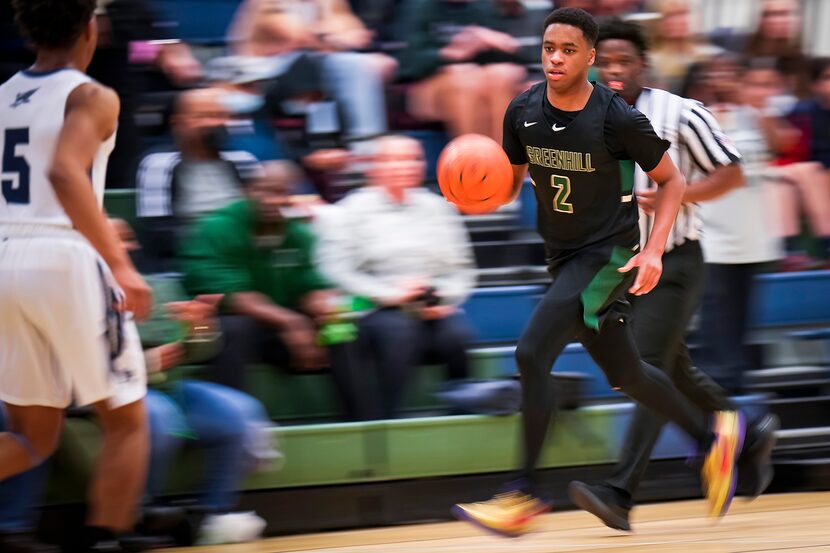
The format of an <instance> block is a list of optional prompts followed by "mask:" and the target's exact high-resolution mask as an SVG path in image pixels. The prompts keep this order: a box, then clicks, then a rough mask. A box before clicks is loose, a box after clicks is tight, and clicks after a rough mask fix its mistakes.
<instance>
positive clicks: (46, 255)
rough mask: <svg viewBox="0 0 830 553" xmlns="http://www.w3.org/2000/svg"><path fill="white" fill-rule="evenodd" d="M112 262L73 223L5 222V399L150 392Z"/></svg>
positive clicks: (0, 266)
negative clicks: (119, 309)
mask: <svg viewBox="0 0 830 553" xmlns="http://www.w3.org/2000/svg"><path fill="white" fill-rule="evenodd" d="M114 286H115V284H114V281H113V279H112V276H111V274H110V272H109V268H108V267H107V266H106V265H105V264H104V262H103V261H102V260H101V259H100V257H99V256H98V254H97V253H96V252H95V250H94V249H93V248H92V246H91V245H90V244H89V243H88V242H87V241H86V240H85V239H84V238H83V237H82V236H80V235H79V234H78V233H77V232H75V231H73V230H71V229H61V228H51V229H50V228H44V227H34V226H31V227H28V226H23V225H0V400H1V401H4V402H7V403H10V404H12V405H21V406H25V405H39V406H45V407H58V408H63V407H67V406H69V405H70V404H72V403H74V404H75V405H77V406H82V405H89V404H91V403H96V402H99V401H102V400H107V401H108V404H109V406H110V408H113V409H114V408H118V407H121V406H124V405H127V404H130V403H133V402H135V401H138V400H140V399H141V398H143V397H144V395H145V394H146V390H147V375H146V371H145V368H144V356H143V353H142V350H141V343H140V340H139V337H138V331H137V330H136V328H135V324H134V323H133V322H132V321H131V320H128V318H126V317H121V316H120V315H118V316H116V314H115V313H114V310H113V309H112V298H113V297H114V296H113V294H115V293H118V292H117V291H116V289H115V288H114Z"/></svg>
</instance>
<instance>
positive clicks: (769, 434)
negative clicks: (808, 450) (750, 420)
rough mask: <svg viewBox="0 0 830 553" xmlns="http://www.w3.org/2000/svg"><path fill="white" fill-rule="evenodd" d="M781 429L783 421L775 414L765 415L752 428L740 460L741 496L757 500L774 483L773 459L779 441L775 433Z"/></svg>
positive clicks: (739, 487)
mask: <svg viewBox="0 0 830 553" xmlns="http://www.w3.org/2000/svg"><path fill="white" fill-rule="evenodd" d="M779 428H781V420H780V419H779V418H778V415H775V414H767V415H764V416H763V417H761V419H760V420H758V421H757V422H755V423H754V424H753V425H752V426H751V427H750V430H749V433H748V434H749V435H748V436H747V444H746V446H745V447H744V451H743V454H742V455H741V457H740V459H738V474H739V475H740V481H739V483H738V490H739V492H740V494H741V495H744V496H747V497H749V498H750V499H755V498H756V497H758V496H759V495H761V494H762V493H764V490H766V489H767V487H768V486H769V485H770V482H772V477H773V474H774V472H775V471H774V470H773V468H772V461H771V457H772V450H773V449H774V448H775V443H776V441H777V438H776V436H775V433H776V431H777V430H778V429H779Z"/></svg>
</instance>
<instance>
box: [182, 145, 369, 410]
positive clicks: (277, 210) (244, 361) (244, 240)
mask: <svg viewBox="0 0 830 553" xmlns="http://www.w3.org/2000/svg"><path fill="white" fill-rule="evenodd" d="M298 179H299V174H298V171H297V169H296V168H295V166H293V165H292V164H290V163H287V162H280V161H275V162H270V163H268V164H265V165H264V167H263V171H262V173H261V174H260V175H259V176H258V177H257V178H255V179H253V182H250V183H248V185H247V186H246V198H245V199H243V200H240V201H238V202H234V203H232V204H230V205H228V206H227V207H225V208H222V209H220V210H218V211H216V212H214V213H212V214H210V215H207V216H206V217H204V218H203V219H201V220H199V221H198V222H197V223H196V224H195V226H194V228H193V230H192V232H191V234H190V235H189V236H188V237H187V238H186V239H185V240H184V241H183V244H182V248H181V258H182V261H183V270H184V273H185V288H186V289H187V292H188V293H189V294H191V295H198V294H212V293H219V294H224V295H225V297H224V300H223V302H222V305H221V311H220V313H221V314H220V326H221V328H222V335H223V340H224V345H223V348H222V350H221V352H220V353H219V354H218V355H217V356H216V357H215V358H214V359H213V360H212V361H211V365H212V369H213V378H214V380H216V381H217V382H219V383H221V384H225V385H228V386H231V387H234V388H238V389H244V388H245V384H246V382H245V368H246V367H247V366H248V365H250V364H252V363H256V362H266V363H269V364H272V365H275V366H279V367H285V368H289V369H293V370H297V371H315V370H320V369H322V368H324V367H329V368H330V370H331V373H332V376H333V378H334V383H335V386H336V387H337V388H338V391H339V393H340V395H341V398H342V401H343V407H344V411H345V414H346V416H347V417H348V418H350V419H360V418H366V415H365V414H364V413H363V409H364V408H365V407H366V406H365V405H364V402H361V401H359V400H358V399H357V398H355V393H354V389H355V388H356V386H355V385H356V384H357V383H356V382H355V381H354V379H352V378H351V376H350V365H351V363H350V361H349V360H350V359H351V357H352V347H353V346H352V345H351V344H350V343H348V342H344V343H340V344H337V345H332V346H328V347H324V346H321V345H320V343H319V340H318V332H319V328H318V327H319V324H318V323H319V321H322V320H325V319H326V318H328V317H330V316H332V315H333V314H334V313H335V312H336V306H337V304H338V293H337V292H335V291H334V290H332V289H331V286H330V285H329V283H328V282H327V281H326V280H325V279H324V278H323V277H322V276H321V275H320V273H319V272H318V271H317V269H316V267H315V266H314V264H313V262H312V248H313V245H314V235H313V233H312V231H311V227H310V225H309V224H307V222H306V221H305V220H302V219H299V218H296V217H292V216H291V213H292V211H293V209H292V199H291V197H290V196H289V191H290V189H291V186H292V185H293V184H294V183H296V182H297V180H298Z"/></svg>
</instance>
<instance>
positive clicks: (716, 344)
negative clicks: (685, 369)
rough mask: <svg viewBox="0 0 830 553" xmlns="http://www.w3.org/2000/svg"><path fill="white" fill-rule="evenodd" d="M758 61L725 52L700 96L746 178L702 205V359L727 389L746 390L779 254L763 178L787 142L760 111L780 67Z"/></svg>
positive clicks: (713, 64)
mask: <svg viewBox="0 0 830 553" xmlns="http://www.w3.org/2000/svg"><path fill="white" fill-rule="evenodd" d="M761 62H763V60H760V62H759V61H758V60H754V61H750V62H747V63H739V62H738V61H737V60H735V58H734V56H732V55H729V54H721V55H720V56H718V57H716V58H715V59H713V60H712V61H711V62H709V64H708V66H707V67H706V69H705V70H704V72H703V78H704V79H705V83H706V84H705V85H704V87H703V88H702V90H703V91H704V93H707V94H708V95H709V96H710V97H709V98H698V99H700V100H709V101H707V105H709V106H710V108H711V111H712V113H713V114H714V116H715V118H716V119H717V120H718V122H719V123H720V125H721V128H722V129H723V132H724V134H726V135H727V136H729V137H730V138H731V139H732V140H733V141H734V142H735V147H736V148H737V149H738V150H739V151H740V152H741V154H742V156H743V172H744V175H745V176H746V184H745V185H744V186H742V187H740V188H736V189H734V190H732V191H731V192H729V193H727V194H725V195H723V196H720V197H718V198H717V199H714V200H709V201H706V202H703V203H701V205H700V217H701V219H702V220H703V232H702V235H701V244H702V246H703V255H704V259H705V260H706V267H707V271H708V280H707V282H706V286H705V289H704V293H703V303H702V313H701V325H700V326H701V332H702V337H703V339H704V343H705V347H704V353H705V354H706V357H705V359H702V361H704V362H703V363H701V364H702V366H703V367H704V369H705V370H706V372H707V373H708V374H709V376H711V377H712V378H713V379H714V380H715V381H716V382H717V383H718V384H719V385H721V386H722V387H723V388H725V389H726V390H729V391H730V392H737V391H740V390H741V387H742V379H743V375H744V373H745V372H746V371H747V370H749V369H751V368H753V367H752V366H751V365H752V363H751V360H750V359H751V357H750V355H749V352H748V350H747V347H746V344H745V339H746V334H747V330H748V328H749V317H750V299H751V297H752V291H753V289H754V284H753V283H754V277H755V275H756V274H758V273H759V272H761V271H763V270H764V269H765V268H766V267H767V266H768V265H769V263H770V262H772V261H775V260H776V259H778V258H779V257H780V244H779V241H778V239H777V238H776V236H775V234H774V232H773V231H772V229H770V228H769V216H770V210H769V207H770V206H769V205H768V193H767V190H766V189H767V188H768V186H769V184H768V182H766V178H767V177H768V176H769V174H770V173H771V171H772V170H771V168H770V166H769V162H770V161H771V160H772V154H773V152H774V151H775V149H776V147H777V146H778V145H779V144H780V143H781V142H782V137H781V134H782V127H781V126H780V125H779V121H778V120H777V118H776V117H775V116H772V117H770V113H768V112H765V111H763V109H764V105H765V102H766V98H767V97H768V95H769V93H770V87H769V86H768V83H769V81H770V80H771V79H775V75H774V74H773V75H770V72H773V73H774V71H775V70H774V68H770V67H769V66H768V65H765V64H764V63H761ZM754 64H757V65H754Z"/></svg>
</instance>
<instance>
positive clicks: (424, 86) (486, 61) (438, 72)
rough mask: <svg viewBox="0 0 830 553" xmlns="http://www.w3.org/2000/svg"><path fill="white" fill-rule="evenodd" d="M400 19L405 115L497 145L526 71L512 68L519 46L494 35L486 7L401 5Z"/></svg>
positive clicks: (428, 2) (459, 0) (481, 2)
mask: <svg viewBox="0 0 830 553" xmlns="http://www.w3.org/2000/svg"><path fill="white" fill-rule="evenodd" d="M398 14H399V18H398V25H399V27H400V29H401V31H400V38H401V40H403V41H404V42H405V43H406V49H405V50H404V51H403V53H402V54H401V56H400V63H401V68H400V72H399V77H400V79H401V80H403V81H405V82H409V83H412V85H411V87H410V88H409V91H408V100H407V103H408V111H409V113H410V114H411V115H413V116H414V117H416V118H418V119H421V120H424V121H440V122H442V123H444V125H446V127H447V130H448V131H449V133H450V134H451V135H452V136H458V135H461V134H465V133H479V134H483V135H487V136H489V137H491V138H493V139H494V140H496V141H497V142H499V143H501V136H502V125H503V119H504V112H505V110H506V109H507V106H508V104H509V103H510V101H511V100H512V99H513V97H514V96H516V94H517V93H518V92H519V91H520V89H521V87H522V84H523V82H524V79H525V74H526V71H525V69H524V67H522V66H520V65H518V64H517V63H516V60H517V56H516V52H517V50H518V49H519V43H518V41H517V40H516V39H514V38H513V37H511V36H509V35H507V34H505V33H502V32H499V31H498V30H496V29H497V28H498V20H497V18H496V16H495V13H494V9H493V6H492V4H491V3H490V2H489V1H487V0H405V2H404V4H403V5H402V6H401V9H400V10H399V12H398Z"/></svg>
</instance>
